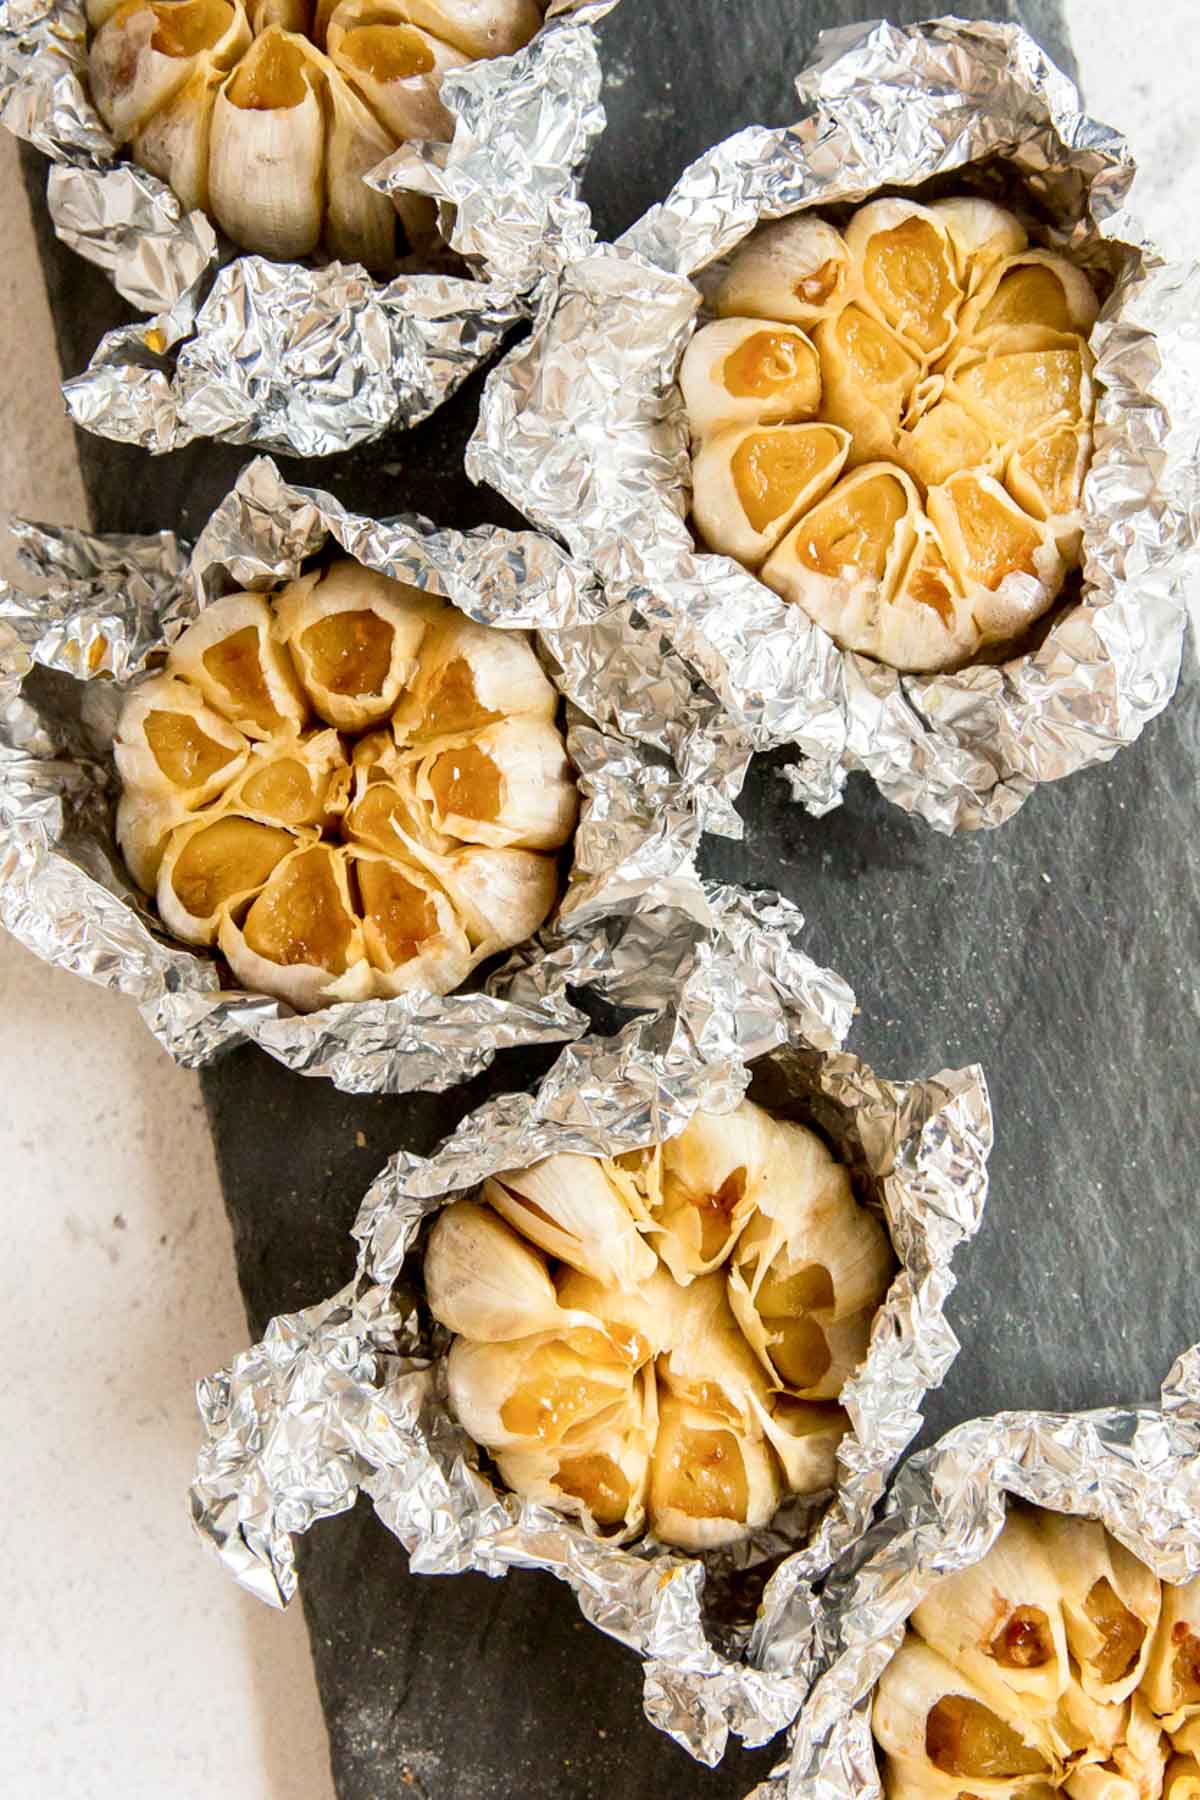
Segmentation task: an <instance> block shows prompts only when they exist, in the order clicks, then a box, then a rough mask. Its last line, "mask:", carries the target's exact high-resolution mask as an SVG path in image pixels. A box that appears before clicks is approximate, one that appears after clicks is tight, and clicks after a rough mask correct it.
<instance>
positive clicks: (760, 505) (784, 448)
mask: <svg viewBox="0 0 1200 1800" xmlns="http://www.w3.org/2000/svg"><path fill="white" fill-rule="evenodd" d="M850 448H851V444H850V438H849V435H848V433H846V432H845V431H842V430H839V429H838V428H837V427H836V426H833V425H824V424H816V423H812V424H807V425H766V426H754V425H751V426H745V427H742V426H735V427H733V428H732V429H731V430H728V431H719V432H717V434H716V435H715V436H714V437H711V438H709V439H707V440H706V442H705V443H704V444H702V445H701V448H700V451H699V453H698V454H697V456H696V458H695V460H694V462H693V464H692V517H693V520H694V522H695V525H696V529H697V531H698V532H699V534H700V536H701V537H702V538H703V540H704V542H705V543H706V544H707V545H708V547H709V548H710V549H711V550H715V551H716V552H717V553H718V554H719V555H721V556H733V557H736V558H737V560H738V561H739V562H741V563H744V564H745V565H746V567H747V568H750V569H755V568H757V567H758V565H759V564H760V563H761V562H762V561H763V559H764V558H765V557H766V556H768V555H769V554H770V552H771V551H772V549H773V548H774V547H775V545H776V544H777V543H778V542H779V540H780V538H782V537H783V536H784V534H785V532H786V531H787V530H788V527H789V526H790V525H791V524H792V522H793V521H794V520H795V519H796V518H798V517H799V516H800V514H801V513H803V512H805V511H806V510H807V509H808V508H809V507H810V506H812V505H813V504H814V503H815V502H816V501H817V500H819V499H820V498H821V496H822V494H824V493H826V492H827V491H828V490H829V488H830V487H832V485H833V483H834V482H835V481H836V480H837V478H838V476H839V475H840V474H841V471H842V468H843V467H844V465H845V462H846V458H847V456H848V455H849V453H850Z"/></svg>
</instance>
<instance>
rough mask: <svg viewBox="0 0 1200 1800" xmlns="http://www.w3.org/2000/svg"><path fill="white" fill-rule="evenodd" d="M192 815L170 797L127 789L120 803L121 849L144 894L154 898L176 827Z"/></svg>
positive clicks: (118, 822)
mask: <svg viewBox="0 0 1200 1800" xmlns="http://www.w3.org/2000/svg"><path fill="white" fill-rule="evenodd" d="M191 817H192V815H191V814H190V813H189V812H188V811H187V809H186V808H185V807H182V806H180V804H179V803H178V801H176V800H173V799H172V798H171V797H170V796H169V795H162V794H145V793H142V792H139V791H138V790H137V789H136V788H127V789H126V791H125V792H124V793H123V794H122V795H121V798H120V799H119V800H118V801H117V818H116V839H117V848H118V849H119V850H120V852H121V855H122V857H123V859H124V862H125V867H126V868H127V869H128V870H129V873H130V874H131V875H132V876H133V879H134V881H135V882H136V883H137V885H138V887H140V888H141V890H142V892H143V893H144V894H153V893H154V891H155V889H156V887H157V886H158V872H159V870H160V869H161V867H162V859H163V856H164V855H165V854H166V848H167V844H168V842H169V841H170V837H171V833H172V832H173V831H174V830H175V828H176V826H178V825H183V824H186V823H187V822H188V821H189V820H190V819H191Z"/></svg>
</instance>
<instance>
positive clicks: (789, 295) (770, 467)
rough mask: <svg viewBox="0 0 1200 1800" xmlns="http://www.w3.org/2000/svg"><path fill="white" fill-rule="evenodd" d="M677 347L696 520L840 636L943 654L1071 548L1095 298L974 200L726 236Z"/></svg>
mask: <svg viewBox="0 0 1200 1800" xmlns="http://www.w3.org/2000/svg"><path fill="white" fill-rule="evenodd" d="M715 310H716V312H717V314H718V315H719V316H718V318H717V320H716V321H715V322H714V323H711V324H707V325H703V326H701V328H700V329H699V330H698V331H697V332H696V335H695V336H694V337H693V339H692V341H691V343H690V344H689V345H688V348H687V350H686V352H685V354H684V357H683V361H682V363H681V365H680V370H679V384H680V390H681V393H682V396H683V401H684V405H685V408H686V410H687V413H688V418H689V421H690V425H691V432H692V439H693V456H692V520H693V524H694V527H695V530H696V534H697V536H698V537H699V538H700V539H701V541H702V542H703V543H704V544H705V545H706V546H707V547H708V548H710V549H712V550H715V551H719V552H721V553H722V554H724V555H728V556H733V557H735V558H736V559H737V560H738V561H740V562H741V563H743V564H744V565H745V567H746V568H748V569H750V570H751V571H753V572H754V573H756V574H758V575H759V578H760V580H762V581H763V582H764V583H765V585H766V586H767V587H770V588H772V589H773V590H774V591H775V592H776V593H777V594H779V595H780V597H781V598H782V599H784V600H787V601H790V602H792V603H794V604H796V605H797V606H800V607H802V608H803V609H804V611H805V612H807V613H808V614H809V616H810V617H811V618H812V619H813V620H814V621H815V623H816V624H818V625H820V626H822V627H823V628H824V630H825V631H827V632H828V633H829V635H830V636H831V637H832V638H833V639H834V640H835V641H836V642H837V643H838V644H839V645H841V646H842V647H843V648H844V649H846V650H853V651H859V652H861V653H862V654H864V655H867V656H872V657H874V658H876V659H877V660H878V661H881V662H884V663H887V664H890V665H891V666H892V667H894V668H897V669H903V670H914V671H915V670H926V669H928V670H935V669H955V668H960V667H962V666H963V665H965V664H967V663H969V662H971V661H973V660H974V659H975V658H977V657H978V656H979V655H980V654H981V653H982V652H988V651H991V650H993V648H995V647H1004V646H1007V645H1010V644H1015V643H1017V642H1019V640H1020V639H1021V637H1022V636H1023V635H1024V634H1025V632H1026V631H1027V630H1028V628H1029V626H1030V625H1031V624H1032V623H1033V621H1034V620H1035V619H1037V618H1038V617H1039V615H1040V614H1042V613H1044V612H1045V611H1046V610H1047V608H1048V607H1049V606H1050V605H1051V603H1052V602H1053V600H1054V599H1055V597H1056V596H1057V595H1058V594H1059V592H1060V591H1061V589H1062V586H1063V582H1064V580H1065V579H1066V576H1067V574H1068V573H1069V571H1070V570H1071V569H1072V568H1073V567H1075V566H1077V565H1078V562H1079V559H1080V553H1081V547H1082V525H1083V511H1082V508H1083V487H1084V481H1085V478H1086V474H1087V469H1088V463H1089V460H1090V456H1091V450H1092V435H1091V424H1092V417H1093V413H1094V393H1093V379H1092V371H1093V359H1092V355H1091V352H1090V350H1089V348H1088V341H1087V340H1088V334H1089V333H1090V331H1091V328H1092V326H1093V324H1094V323H1095V320H1096V316H1097V310H1098V303H1097V299H1096V295H1095V292H1094V290H1093V288H1092V285H1091V282H1090V281H1089V279H1088V277H1087V275H1086V274H1085V273H1084V272H1083V271H1082V270H1081V269H1078V268H1076V267H1075V265H1074V264H1073V263H1071V262H1070V261H1068V260H1067V259H1066V258H1065V257H1062V256H1060V255H1058V254H1056V253H1054V252H1051V251H1046V250H1039V249H1031V248H1030V247H1029V244H1028V240H1027V238H1026V234H1025V231H1024V229H1023V227H1022V226H1021V225H1020V223H1019V222H1018V220H1017V219H1016V218H1015V217H1013V215H1012V214H1010V213H1007V212H1005V211H1004V210H1003V209H1002V208H1000V207H998V206H995V205H993V204H992V203H991V202H990V201H985V200H978V199H973V198H966V197H964V198H952V199H948V200H939V201H935V202H934V203H933V204H931V205H929V206H923V205H920V204H919V203H917V202H915V201H912V200H908V199H886V200H876V201H872V202H870V203H869V204H868V205H866V206H862V207H860V208H859V209H858V211H857V212H856V213H854V214H853V216H852V217H851V218H850V220H849V222H848V223H847V225H846V227H845V230H844V232H839V231H837V230H836V229H835V228H834V227H833V226H832V225H830V224H828V223H827V222H825V221H823V220H820V219H817V218H814V217H812V216H810V215H808V214H799V215H797V216H796V217H794V218H791V219H784V220H781V221H779V222H778V223H775V224H771V225H766V226H764V227H762V228H760V230H758V231H757V232H755V233H754V234H753V236H752V237H751V238H750V239H749V240H748V242H747V243H746V245H745V246H744V247H743V248H742V249H741V250H739V251H738V253H737V254H736V255H735V256H734V257H733V259H732V261H731V263H730V266H729V268H728V270H727V271H726V274H725V277H724V279H723V281H722V283H721V285H720V287H719V288H718V290H717V294H716V300H715Z"/></svg>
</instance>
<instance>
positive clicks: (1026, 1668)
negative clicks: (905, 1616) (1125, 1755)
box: [912, 1505, 1071, 1718]
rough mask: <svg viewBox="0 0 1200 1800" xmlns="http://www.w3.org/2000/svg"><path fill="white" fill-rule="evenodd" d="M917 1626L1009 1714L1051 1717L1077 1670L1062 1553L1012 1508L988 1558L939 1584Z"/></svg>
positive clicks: (915, 1614)
mask: <svg viewBox="0 0 1200 1800" xmlns="http://www.w3.org/2000/svg"><path fill="white" fill-rule="evenodd" d="M912 1625H913V1629H914V1630H915V1631H917V1632H919V1633H920V1635H921V1637H923V1638H924V1640H925V1642H926V1643H927V1644H929V1645H930V1646H931V1648H932V1649H934V1650H936V1651H938V1653H939V1654H940V1655H942V1656H944V1657H945V1658H946V1659H947V1660H948V1661H949V1662H951V1663H953V1664H954V1666H955V1667H956V1668H958V1669H961V1670H962V1672H963V1674H964V1675H967V1676H969V1677H970V1678H971V1680H972V1681H974V1682H975V1683H976V1685H977V1686H978V1688H979V1690H980V1692H981V1693H982V1694H984V1695H985V1697H987V1698H989V1699H990V1701H991V1702H992V1704H994V1705H998V1706H999V1707H1000V1709H1001V1710H1002V1711H1003V1712H1004V1713H1005V1716H1006V1717H1007V1716H1008V1713H1009V1712H1010V1711H1011V1710H1012V1709H1013V1708H1014V1707H1015V1708H1023V1709H1025V1710H1026V1711H1027V1712H1028V1714H1029V1715H1030V1717H1042V1718H1046V1717H1050V1716H1051V1715H1053V1714H1054V1712H1055V1711H1056V1709H1057V1707H1058V1705H1059V1702H1060V1700H1061V1698H1062V1696H1063V1695H1064V1694H1065V1693H1066V1690H1067V1686H1068V1683H1069V1681H1070V1675H1071V1666H1070V1655H1069V1652H1068V1644H1067V1632H1066V1628H1065V1624H1064V1620H1063V1610H1062V1604H1061V1594H1060V1588H1059V1582H1058V1571H1057V1568H1056V1565H1055V1560H1054V1555H1053V1551H1052V1549H1050V1548H1049V1547H1048V1546H1047V1544H1046V1543H1045V1541H1044V1540H1043V1538H1042V1536H1041V1533H1040V1532H1039V1530H1038V1527H1037V1525H1036V1524H1035V1523H1034V1521H1033V1519H1032V1518H1031V1517H1030V1516H1029V1515H1028V1514H1026V1513H1025V1512H1023V1511H1021V1510H1020V1509H1018V1508H1017V1507H1016V1506H1014V1505H1010V1507H1009V1511H1008V1517H1007V1518H1006V1520H1005V1522H1004V1527H1003V1529H1002V1530H1001V1532H1000V1535H999V1537H997V1538H996V1540H995V1542H994V1543H993V1544H992V1546H991V1549H990V1550H989V1551H988V1552H987V1554H986V1556H984V1557H983V1558H982V1560H981V1561H979V1562H977V1563H974V1564H972V1565H971V1567H970V1568H966V1569H960V1570H958V1571H957V1572H956V1573H955V1574H953V1575H947V1576H944V1577H943V1578H942V1579H941V1580H940V1581H937V1582H935V1583H934V1585H933V1587H932V1588H931V1589H930V1590H929V1592H928V1593H927V1594H926V1596H925V1598H924V1599H923V1600H922V1601H921V1603H920V1605H919V1606H917V1608H916V1609H915V1611H914V1612H913V1615H912Z"/></svg>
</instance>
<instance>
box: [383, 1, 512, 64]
mask: <svg viewBox="0 0 1200 1800" xmlns="http://www.w3.org/2000/svg"><path fill="white" fill-rule="evenodd" d="M404 10H405V12H406V14H407V15H408V17H409V18H410V19H411V20H412V22H413V24H414V25H419V26H420V27H421V29H422V30H423V31H428V32H432V34H433V36H434V37H438V38H441V40H442V41H443V43H446V44H450V45H452V46H453V48H454V49H455V50H458V51H461V53H462V54H463V55H464V56H465V57H467V58H469V59H470V60H471V61H474V60H476V59H477V58H481V57H491V56H511V55H512V53H513V51H514V50H520V49H521V48H522V47H523V46H524V45H525V44H527V43H528V42H529V40H530V38H531V37H534V36H535V35H536V33H537V32H538V31H540V30H541V26H542V15H541V11H540V10H539V8H538V7H537V6H536V5H535V4H534V0H404Z"/></svg>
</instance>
